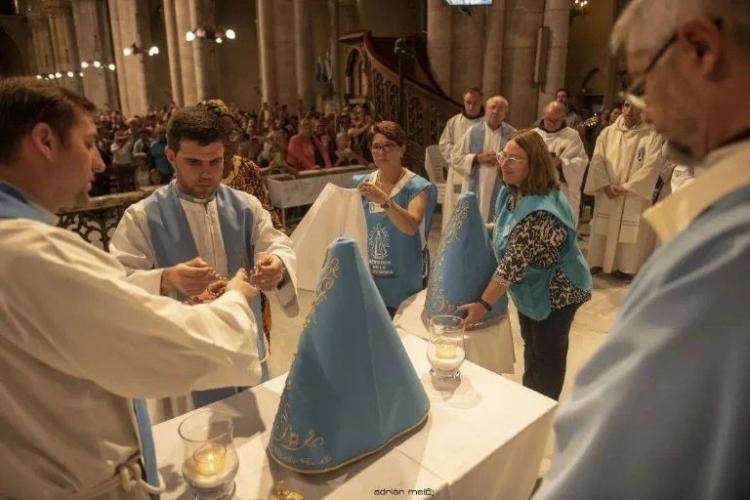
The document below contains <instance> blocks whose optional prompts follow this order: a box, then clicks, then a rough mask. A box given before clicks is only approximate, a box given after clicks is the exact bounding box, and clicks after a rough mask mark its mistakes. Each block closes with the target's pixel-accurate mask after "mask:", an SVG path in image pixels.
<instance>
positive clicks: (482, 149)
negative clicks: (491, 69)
mask: <svg viewBox="0 0 750 500" xmlns="http://www.w3.org/2000/svg"><path fill="white" fill-rule="evenodd" d="M507 114H508V101H507V100H506V99H505V98H504V97H503V96H499V95H496V96H493V97H490V98H489V99H487V102H486V103H485V104H484V121H483V122H481V123H477V124H476V125H474V126H473V127H471V128H470V129H469V130H468V131H467V132H466V133H465V134H464V137H463V138H462V139H461V142H459V144H458V145H457V146H456V149H455V151H454V153H453V159H452V161H451V166H452V168H453V169H455V171H456V172H457V173H459V174H460V175H461V177H462V182H461V192H462V193H465V192H467V191H471V192H473V193H474V194H476V195H477V198H478V199H479V212H480V213H481V214H482V219H483V220H484V221H485V222H489V221H490V217H491V216H493V215H494V209H495V206H494V201H495V198H496V197H497V193H498V191H499V189H500V181H499V178H498V175H497V157H496V156H497V153H498V152H500V151H502V150H503V148H504V147H505V143H506V142H508V139H510V136H511V135H513V132H515V131H516V129H515V128H513V127H512V126H510V125H509V124H507V123H505V122H504V121H503V120H505V116H506V115H507Z"/></svg>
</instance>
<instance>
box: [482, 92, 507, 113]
mask: <svg viewBox="0 0 750 500" xmlns="http://www.w3.org/2000/svg"><path fill="white" fill-rule="evenodd" d="M491 101H500V102H501V103H502V105H503V107H504V108H505V111H508V106H509V104H508V99H506V98H505V97H503V96H501V95H493V96H492V97H490V98H489V99H487V101H486V102H485V105H486V106H489V105H490V102H491Z"/></svg>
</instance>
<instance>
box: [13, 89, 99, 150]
mask: <svg viewBox="0 0 750 500" xmlns="http://www.w3.org/2000/svg"><path fill="white" fill-rule="evenodd" d="M95 112H96V106H95V105H94V103H92V102H91V101H89V100H88V99H86V98H85V97H83V96H81V95H78V94H76V93H75V92H73V91H71V90H68V89H66V88H64V87H61V86H59V85H56V84H54V83H52V82H49V81H46V80H37V79H35V78H28V77H15V78H0V163H12V162H14V161H16V160H17V159H18V154H19V148H20V146H21V140H22V139H23V138H24V137H25V136H26V134H28V133H29V132H31V130H32V129H33V128H34V127H35V126H36V125H37V124H38V123H46V124H47V125H49V126H50V128H51V129H52V130H53V131H54V133H55V134H56V135H57V136H58V137H59V139H60V142H61V143H62V145H63V146H65V145H66V144H67V142H68V136H69V132H70V129H71V127H73V125H74V124H75V123H76V120H78V114H79V113H89V114H94V113H95Z"/></svg>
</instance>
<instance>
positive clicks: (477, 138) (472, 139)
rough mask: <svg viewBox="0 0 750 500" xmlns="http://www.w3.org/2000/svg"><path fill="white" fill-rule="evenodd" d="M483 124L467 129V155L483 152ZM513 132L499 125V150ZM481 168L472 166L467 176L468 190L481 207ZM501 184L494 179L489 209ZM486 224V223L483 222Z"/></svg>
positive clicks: (498, 180) (510, 128)
mask: <svg viewBox="0 0 750 500" xmlns="http://www.w3.org/2000/svg"><path fill="white" fill-rule="evenodd" d="M484 127H485V122H484V121H482V122H480V123H477V124H476V125H474V126H472V127H471V128H470V129H469V153H472V154H480V153H482V152H484V134H485V128H484ZM513 132H515V129H514V128H513V127H511V126H510V125H508V124H507V123H505V122H503V123H502V124H501V125H500V144H498V146H497V147H498V148H499V150H502V149H503V148H504V147H505V144H506V143H507V142H508V140H509V139H510V136H511V135H512V134H513ZM480 168H481V167H480V166H479V165H478V164H476V165H472V167H471V173H470V174H469V185H468V190H469V191H471V192H472V193H474V194H476V195H477V200H479V203H480V205H481V199H480V198H479V169H480ZM502 185H503V184H502V182H501V181H500V178H499V177H496V178H495V186H494V187H493V189H492V196H491V198H490V209H491V208H492V207H494V206H495V200H496V199H497V193H498V192H500V187H501V186H502ZM488 217H489V218H491V217H492V210H490V215H489V216H488ZM485 222H488V221H485Z"/></svg>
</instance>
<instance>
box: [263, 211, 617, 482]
mask: <svg viewBox="0 0 750 500" xmlns="http://www.w3.org/2000/svg"><path fill="white" fill-rule="evenodd" d="M435 218H436V219H437V220H435V221H434V222H433V229H432V231H431V232H430V237H429V247H430V251H431V253H432V255H435V254H436V250H437V246H438V244H439V239H440V217H439V215H438V216H436V217H435ZM581 232H582V233H586V232H587V231H586V230H585V229H584V230H582V231H581ZM581 246H582V247H584V248H585V246H586V242H585V241H583V242H582V243H581ZM627 291H628V285H627V284H625V283H623V282H621V281H618V280H616V279H615V278H612V277H610V276H601V275H600V276H595V277H594V291H593V294H592V299H591V300H590V301H589V302H587V303H586V304H584V305H583V306H582V307H581V308H580V309H579V310H578V312H577V314H576V317H575V320H574V322H573V326H572V329H571V332H570V347H569V351H568V369H567V374H566V377H565V385H564V386H563V391H562V395H561V400H564V399H565V398H566V397H567V395H568V394H569V393H570V390H571V388H572V386H573V381H574V379H575V376H576V373H577V372H578V370H579V369H580V368H581V367H582V366H583V364H584V363H585V362H586V361H587V360H588V359H589V357H590V356H591V355H592V353H593V352H594V351H596V349H597V348H598V347H599V346H600V345H601V343H602V342H603V341H604V339H605V338H606V336H607V333H608V332H609V330H610V328H611V326H612V324H613V322H614V320H615V317H616V315H617V311H618V309H619V306H620V304H622V302H623V301H624V299H625V296H626V294H627ZM311 303H312V293H311V292H304V291H303V292H301V293H300V314H299V315H298V316H297V317H295V318H288V317H286V316H284V314H283V312H282V311H281V310H280V309H278V308H274V310H273V327H272V332H273V336H272V343H271V346H272V349H271V356H270V358H269V371H270V374H271V376H272V377H274V376H276V375H280V374H282V373H284V372H286V371H287V370H288V369H289V365H290V364H291V361H292V358H293V356H294V353H295V351H296V348H297V342H298V340H299V335H300V333H301V330H302V324H303V323H304V322H305V317H306V315H307V312H308V311H309V310H310V306H311ZM510 309H511V311H510V318H511V325H512V328H513V343H514V348H515V354H516V363H515V366H514V369H515V370H514V371H515V373H513V374H511V375H507V377H508V378H510V379H511V380H514V381H516V382H518V383H520V382H521V375H522V374H523V342H522V340H521V337H520V334H519V328H518V318H517V314H516V310H515V307H513V305H512V303H511V306H510ZM553 449H554V440H553V436H552V435H550V438H549V441H548V444H547V450H546V453H545V458H544V459H543V461H542V464H541V467H540V475H543V474H544V473H545V472H546V471H547V470H548V468H549V464H550V457H551V455H552V451H553Z"/></svg>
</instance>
